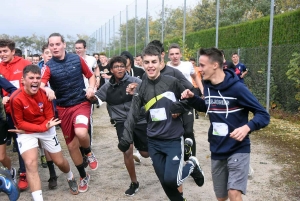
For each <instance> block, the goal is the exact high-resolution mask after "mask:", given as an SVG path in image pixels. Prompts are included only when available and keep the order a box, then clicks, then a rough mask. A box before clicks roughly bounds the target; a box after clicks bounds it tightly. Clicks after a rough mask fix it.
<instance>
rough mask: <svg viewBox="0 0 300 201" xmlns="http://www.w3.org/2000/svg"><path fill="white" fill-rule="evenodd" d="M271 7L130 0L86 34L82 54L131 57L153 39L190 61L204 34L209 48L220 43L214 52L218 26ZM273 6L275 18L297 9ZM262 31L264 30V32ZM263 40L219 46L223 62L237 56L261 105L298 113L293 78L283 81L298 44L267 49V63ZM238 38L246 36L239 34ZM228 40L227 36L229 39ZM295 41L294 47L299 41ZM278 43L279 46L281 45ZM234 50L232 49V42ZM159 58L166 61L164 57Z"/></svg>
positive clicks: (258, 1) (264, 3) (225, 1)
mask: <svg viewBox="0 0 300 201" xmlns="http://www.w3.org/2000/svg"><path fill="white" fill-rule="evenodd" d="M273 3H274V1H273V0H271V1H270V0H253V1H244V0H201V1H200V0H189V1H187V0H178V1H174V0H151V1H149V0H139V1H137V0H135V1H133V2H132V3H130V4H129V5H127V6H126V7H125V8H124V10H122V11H119V12H116V13H112V17H111V19H110V20H109V21H108V22H106V23H105V24H103V25H101V26H100V27H99V29H98V30H96V31H95V32H94V33H93V34H92V35H91V36H90V38H93V40H89V41H90V43H91V44H88V47H89V50H88V51H89V53H93V52H106V54H107V56H108V57H112V56H114V55H119V54H120V53H121V52H122V51H124V50H128V51H129V52H131V54H132V55H134V56H135V55H136V54H138V53H140V52H141V51H142V49H143V48H144V47H145V46H146V45H147V44H148V43H149V42H150V41H152V40H155V39H156V40H160V41H162V42H165V43H164V45H165V50H167V48H168V47H167V46H168V45H169V44H171V43H173V42H176V43H178V44H179V45H180V46H181V47H182V52H183V53H184V54H183V57H184V58H183V59H185V60H187V59H189V58H191V57H193V58H195V59H197V60H198V55H197V50H198V49H199V48H200V47H203V45H202V43H203V41H205V40H210V39H209V35H213V36H212V37H214V38H213V40H215V41H212V42H210V44H212V45H210V47H211V46H217V47H218V44H221V45H220V46H221V47H220V48H224V47H222V39H223V38H224V36H222V35H221V37H220V39H219V35H220V33H219V32H218V30H219V27H220V30H221V31H222V28H223V27H225V26H229V25H236V24H240V23H243V22H247V21H250V20H254V19H257V18H260V17H263V16H268V15H270V8H271V7H272V6H273ZM273 8H274V9H273V10H274V12H275V14H280V13H284V12H287V11H291V10H296V9H299V8H300V2H299V1H297V0H291V1H288V2H286V1H285V0H276V3H275V4H274V6H273ZM217 10H218V15H217V12H216V11H217ZM272 19H273V18H272ZM268 23H269V22H268ZM269 24H270V23H269ZM264 26H265V25H264ZM267 26H268V24H267ZM212 28H215V33H212V32H207V35H208V37H205V38H201V39H199V38H197V40H191V39H190V38H189V41H186V35H190V34H191V33H194V32H199V31H201V30H210V29H212ZM259 28H260V27H259ZM261 28H263V27H261ZM275 28H276V27H275ZM287 29H288V27H287ZM298 30H299V28H298ZM236 31H238V30H236ZM266 32H269V29H268V28H267V31H266ZM239 34H241V35H243V34H245V33H243V32H241V33H239ZM296 34H297V32H296ZM298 34H299V32H298ZM266 36H267V37H264V38H263V40H264V45H260V46H259V47H255V46H253V45H250V47H251V48H242V47H241V48H228V47H233V46H230V42H229V45H228V44H227V45H226V47H227V48H224V51H225V54H226V58H227V60H231V54H232V53H233V52H237V53H238V54H239V55H240V61H241V62H242V63H244V64H245V65H246V66H247V67H248V69H249V72H248V74H247V75H246V77H245V83H246V85H247V86H248V87H249V89H250V90H251V91H252V92H253V93H254V94H255V96H256V97H257V98H258V99H259V101H260V102H261V103H262V104H263V105H265V106H266V107H267V108H280V109H283V110H284V111H287V112H293V113H294V112H298V108H300V102H299V100H297V98H296V95H297V93H298V94H299V93H300V92H299V88H297V85H296V83H295V80H293V79H290V78H288V76H287V74H286V73H287V71H288V70H289V69H288V66H289V63H290V60H291V59H292V54H293V53H294V52H298V53H300V45H299V44H297V45H278V46H273V47H272V56H271V62H268V53H269V50H268V35H266ZM222 37H223V38H222ZM244 37H249V36H246V34H245V36H244ZM201 40H203V41H201ZM234 40H235V39H234V38H233V39H232V41H234ZM286 40H287V41H288V39H286ZM195 41H196V42H195ZM199 41H200V42H199ZM297 41H298V43H299V41H300V40H298V39H297ZM198 42H199V43H201V44H199V43H198ZM280 44H285V43H284V41H283V42H282V41H281V43H280ZM287 44H291V42H287ZM234 46H235V47H238V46H237V45H236V44H235V45H234ZM257 46H258V45H257ZM204 47H207V46H204ZM165 59H166V60H167V59H168V58H167V56H166V58H165ZM268 66H271V73H270V79H267V78H268V76H267V75H268ZM299 79H300V78H299ZM268 83H270V85H269V86H270V87H269V88H268ZM267 89H269V90H267ZM267 91H268V92H267ZM299 96H300V95H299Z"/></svg>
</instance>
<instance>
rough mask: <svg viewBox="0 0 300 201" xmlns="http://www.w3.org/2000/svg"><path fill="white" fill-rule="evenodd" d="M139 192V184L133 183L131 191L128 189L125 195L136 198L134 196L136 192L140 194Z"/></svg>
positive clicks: (130, 187)
mask: <svg viewBox="0 0 300 201" xmlns="http://www.w3.org/2000/svg"><path fill="white" fill-rule="evenodd" d="M138 190H139V182H136V183H134V182H131V184H130V186H129V189H127V191H125V195H128V196H134V194H135V193H136V192H138Z"/></svg>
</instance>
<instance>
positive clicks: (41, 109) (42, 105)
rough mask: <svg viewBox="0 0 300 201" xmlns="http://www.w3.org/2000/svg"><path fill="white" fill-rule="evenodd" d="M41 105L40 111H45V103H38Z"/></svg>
mask: <svg viewBox="0 0 300 201" xmlns="http://www.w3.org/2000/svg"><path fill="white" fill-rule="evenodd" d="M38 105H39V108H40V112H43V111H44V109H43V108H44V104H43V103H38Z"/></svg>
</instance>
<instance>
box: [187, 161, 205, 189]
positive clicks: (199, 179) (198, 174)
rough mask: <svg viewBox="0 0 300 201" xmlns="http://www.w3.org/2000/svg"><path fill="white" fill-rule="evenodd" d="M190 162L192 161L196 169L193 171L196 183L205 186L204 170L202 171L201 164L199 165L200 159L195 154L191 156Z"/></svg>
mask: <svg viewBox="0 0 300 201" xmlns="http://www.w3.org/2000/svg"><path fill="white" fill-rule="evenodd" d="M188 162H190V163H191V164H193V165H194V170H193V172H192V173H191V176H192V177H193V179H194V181H195V183H196V184H197V185H198V186H200V187H201V186H203V184H204V172H203V171H202V169H201V167H200V165H199V161H198V159H197V158H196V157H195V156H191V157H190V158H189V160H188Z"/></svg>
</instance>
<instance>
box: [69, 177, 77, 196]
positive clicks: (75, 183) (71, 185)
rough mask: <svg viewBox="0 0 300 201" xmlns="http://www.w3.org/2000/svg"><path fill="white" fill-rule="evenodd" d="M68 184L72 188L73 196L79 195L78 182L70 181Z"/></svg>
mask: <svg viewBox="0 0 300 201" xmlns="http://www.w3.org/2000/svg"><path fill="white" fill-rule="evenodd" d="M67 181H68V184H69V188H70V193H71V194H73V195H77V194H78V184H77V182H76V180H75V179H74V177H73V179H72V180H68V179H67Z"/></svg>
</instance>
